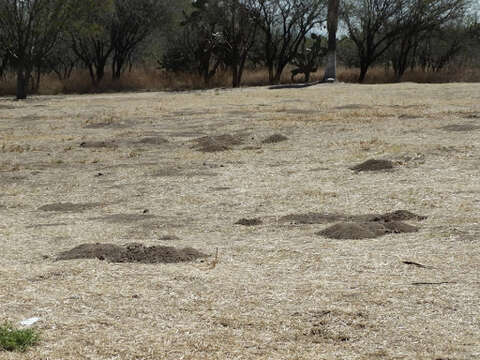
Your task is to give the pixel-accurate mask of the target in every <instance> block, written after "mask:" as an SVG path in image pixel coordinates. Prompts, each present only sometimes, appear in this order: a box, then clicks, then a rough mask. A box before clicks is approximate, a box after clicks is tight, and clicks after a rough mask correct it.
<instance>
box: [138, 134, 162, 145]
mask: <svg viewBox="0 0 480 360" xmlns="http://www.w3.org/2000/svg"><path fill="white" fill-rule="evenodd" d="M138 143H139V144H146V145H162V144H166V143H168V140H167V139H165V138H163V137H161V136H151V137H146V138H143V139H141V140H140V141H139V142H138Z"/></svg>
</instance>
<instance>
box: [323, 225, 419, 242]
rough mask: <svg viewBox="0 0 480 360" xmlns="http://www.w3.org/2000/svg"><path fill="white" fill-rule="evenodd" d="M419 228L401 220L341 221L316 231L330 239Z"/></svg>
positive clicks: (356, 237)
mask: <svg viewBox="0 0 480 360" xmlns="http://www.w3.org/2000/svg"><path fill="white" fill-rule="evenodd" d="M417 231H418V228H417V227H415V226H411V225H408V224H405V223H403V222H400V221H391V222H375V221H368V222H341V223H338V224H335V225H333V226H330V227H328V228H326V229H324V230H322V231H319V232H317V233H315V234H316V235H321V236H324V237H327V238H330V239H337V240H347V239H352V240H357V239H373V238H378V237H380V236H383V235H386V234H393V233H394V234H400V233H412V232H417Z"/></svg>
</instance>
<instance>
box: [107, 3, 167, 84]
mask: <svg viewBox="0 0 480 360" xmlns="http://www.w3.org/2000/svg"><path fill="white" fill-rule="evenodd" d="M168 18H169V16H168V8H167V6H166V5H165V2H164V1H162V0H115V17H114V19H113V22H112V27H111V32H112V33H111V35H110V39H111V41H112V51H113V53H112V78H113V79H119V78H120V75H121V73H122V71H123V69H124V67H125V65H126V64H127V63H128V59H129V58H130V57H131V56H132V54H133V53H134V52H135V50H136V49H137V48H138V46H139V45H140V44H141V43H142V42H143V41H145V39H146V38H147V37H148V36H149V35H151V34H152V33H153V32H155V31H156V30H157V28H159V27H161V26H163V25H165V23H166V22H167V21H168Z"/></svg>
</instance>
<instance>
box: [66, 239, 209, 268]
mask: <svg viewBox="0 0 480 360" xmlns="http://www.w3.org/2000/svg"><path fill="white" fill-rule="evenodd" d="M203 257H207V255H206V254H203V253H201V252H200V251H198V250H195V249H193V248H183V249H177V248H174V247H171V246H144V245H143V244H139V243H130V244H126V245H125V246H118V245H114V244H99V243H97V244H82V245H79V246H77V247H74V248H73V249H71V250H68V251H64V252H62V253H60V254H58V256H57V260H74V259H100V260H108V261H110V262H116V263H127V262H128V263H143V264H157V263H164V264H166V263H179V262H185V261H193V260H195V259H198V258H203Z"/></svg>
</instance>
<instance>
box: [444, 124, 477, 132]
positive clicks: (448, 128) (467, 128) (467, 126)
mask: <svg viewBox="0 0 480 360" xmlns="http://www.w3.org/2000/svg"><path fill="white" fill-rule="evenodd" d="M440 129H442V130H445V131H473V130H479V129H480V126H478V125H473V124H454V125H447V126H443V127H441V128H440Z"/></svg>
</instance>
